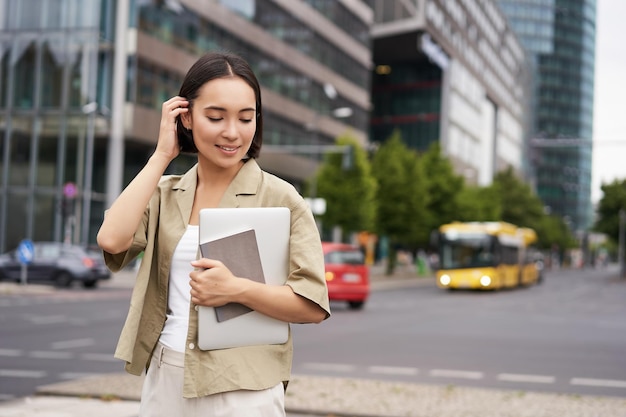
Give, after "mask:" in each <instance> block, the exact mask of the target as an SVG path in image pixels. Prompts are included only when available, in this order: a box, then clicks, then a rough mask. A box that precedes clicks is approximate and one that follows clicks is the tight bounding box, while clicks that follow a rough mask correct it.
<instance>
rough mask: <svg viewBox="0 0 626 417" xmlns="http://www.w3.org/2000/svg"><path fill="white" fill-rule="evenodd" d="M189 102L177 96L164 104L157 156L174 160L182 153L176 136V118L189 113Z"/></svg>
mask: <svg viewBox="0 0 626 417" xmlns="http://www.w3.org/2000/svg"><path fill="white" fill-rule="evenodd" d="M188 106H189V102H188V101H187V100H186V99H185V98H183V97H179V96H175V97H172V98H170V99H169V100H167V101H166V102H164V103H163V106H162V108H161V125H160V127H159V140H158V142H157V147H156V150H155V152H154V153H155V154H158V155H162V156H164V157H165V158H167V159H168V160H170V161H171V160H173V159H174V158H176V157H177V156H178V154H179V153H180V145H179V143H178V136H177V135H176V117H177V116H179V115H181V114H184V113H187V112H188V111H189V108H188Z"/></svg>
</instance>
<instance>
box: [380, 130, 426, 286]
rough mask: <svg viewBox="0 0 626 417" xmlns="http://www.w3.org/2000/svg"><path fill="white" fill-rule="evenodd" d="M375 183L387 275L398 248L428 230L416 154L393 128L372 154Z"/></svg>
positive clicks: (424, 197) (421, 177)
mask: <svg viewBox="0 0 626 417" xmlns="http://www.w3.org/2000/svg"><path fill="white" fill-rule="evenodd" d="M372 168H373V173H374V176H375V177H376V179H377V182H378V191H377V194H376V201H377V215H376V219H377V220H376V224H377V227H376V232H377V233H378V235H379V236H381V237H386V238H387V240H388V242H389V247H388V260H387V270H386V273H387V275H391V274H393V272H394V270H395V266H396V251H397V249H398V247H400V246H402V247H405V248H412V247H414V246H415V245H417V244H418V242H419V241H420V240H423V239H424V236H426V235H427V232H425V231H424V230H426V229H425V228H424V226H425V225H426V224H427V219H426V217H427V212H426V201H427V193H426V184H425V181H424V180H423V174H422V168H421V165H420V161H419V157H418V155H417V153H416V152H415V151H412V150H410V149H408V148H407V147H406V145H405V144H404V142H403V141H402V139H401V136H400V132H399V131H394V133H393V134H392V135H391V137H390V138H389V139H388V140H387V141H385V142H384V143H383V144H382V145H381V146H380V147H379V148H378V151H377V152H376V154H375V155H374V157H373V161H372Z"/></svg>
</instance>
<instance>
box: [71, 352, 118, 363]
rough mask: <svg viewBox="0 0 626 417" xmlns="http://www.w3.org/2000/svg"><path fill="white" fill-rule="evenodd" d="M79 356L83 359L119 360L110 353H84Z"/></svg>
mask: <svg viewBox="0 0 626 417" xmlns="http://www.w3.org/2000/svg"><path fill="white" fill-rule="evenodd" d="M80 358H81V359H82V360H85V361H102V362H119V359H117V358H115V357H114V356H113V354H111V353H84V354H82V355H80Z"/></svg>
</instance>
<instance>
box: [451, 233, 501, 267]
mask: <svg viewBox="0 0 626 417" xmlns="http://www.w3.org/2000/svg"><path fill="white" fill-rule="evenodd" d="M439 257H440V262H441V268H442V269H458V268H479V267H485V266H495V265H496V259H495V254H494V238H493V236H490V235H488V234H482V233H481V234H479V233H472V234H463V233H454V235H452V234H444V235H443V236H442V239H441V241H440V253H439Z"/></svg>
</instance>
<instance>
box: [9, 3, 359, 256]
mask: <svg viewBox="0 0 626 417" xmlns="http://www.w3.org/2000/svg"><path fill="white" fill-rule="evenodd" d="M207 3H210V5H211V14H213V13H215V12H216V10H218V11H219V12H220V13H221V14H222V16H224V19H222V20H223V21H222V22H219V21H216V20H215V18H213V20H212V19H211V15H207V11H206V8H204V7H203V8H202V9H199V10H194V9H193V7H198V6H197V2H195V1H185V0H179V1H178V2H163V1H160V0H131V1H129V2H128V4H130V10H129V29H128V33H129V34H131V35H130V36H129V37H128V39H130V40H131V44H130V47H129V54H128V57H127V67H126V75H125V79H126V100H125V101H126V109H125V111H126V113H125V114H126V115H125V117H126V119H127V120H125V138H124V161H123V163H122V164H121V166H122V169H123V177H124V184H126V183H128V182H129V181H130V180H131V179H132V178H133V177H134V176H135V174H136V173H137V172H138V171H139V170H140V169H141V167H142V166H143V164H144V163H145V161H146V159H147V158H148V157H149V155H150V154H151V152H152V151H153V149H154V144H155V141H156V135H154V134H152V133H146V132H147V131H148V130H149V129H146V128H144V126H143V125H142V123H145V122H146V120H149V121H151V122H152V121H156V123H153V124H154V125H155V126H154V127H156V129H157V130H158V120H159V117H160V111H161V104H162V102H163V101H164V100H166V99H168V98H169V97H171V96H173V95H176V94H177V93H178V90H179V87H180V83H181V81H182V79H183V77H184V75H185V72H186V70H187V67H184V66H182V65H176V63H174V64H172V62H168V61H167V60H166V59H164V58H163V56H160V52H161V51H164V50H170V51H171V50H174V51H176V53H179V54H180V56H181V57H183V58H184V60H185V62H187V63H190V62H193V61H194V60H195V59H196V58H197V57H198V56H199V55H201V54H203V53H205V52H207V51H210V50H230V51H234V52H236V53H239V54H241V55H242V56H244V57H245V58H246V59H247V60H248V61H249V62H250V63H251V65H252V66H253V68H254V69H255V71H256V73H257V76H258V78H259V81H260V82H261V85H262V87H263V89H264V90H267V91H268V92H271V93H272V94H271V95H270V97H269V98H270V100H269V105H267V104H268V99H267V96H266V97H264V104H265V105H266V106H264V107H265V114H264V117H265V124H264V127H265V131H264V144H266V145H282V144H289V145H298V144H306V145H310V144H312V143H319V144H332V143H334V137H335V136H336V133H337V132H340V129H344V128H345V129H346V130H347V129H349V128H350V129H353V130H354V131H355V132H361V133H362V134H363V136H366V133H365V132H366V131H367V129H368V120H369V116H368V109H369V101H368V99H364V98H363V97H369V95H368V93H369V91H368V88H369V78H370V68H369V63H370V61H369V50H368V47H367V45H368V44H369V29H368V28H369V24H370V23H369V22H368V21H367V19H364V17H363V16H367V11H368V10H369V9H368V8H367V7H366V6H364V4H361V2H358V1H357V2H355V1H349V2H344V1H335V0H317V1H303V0H298V1H297V2H289V3H287V4H286V5H282V4H283V2H279V1H276V2H274V1H271V0H243V1H242V0H240V1H232V2H227V1H219V0H207ZM172 4H178V5H179V6H180V7H172ZM116 5H117V1H116V0H4V1H2V0H0V46H1V49H0V126H1V128H2V129H1V130H0V252H5V251H6V250H9V249H12V248H14V247H15V246H16V245H17V244H18V243H19V241H20V240H21V239H24V238H30V239H33V240H53V241H61V240H68V241H72V242H77V243H82V244H94V243H95V235H96V233H97V229H98V226H99V224H100V223H101V219H102V215H103V212H104V209H105V206H106V204H107V203H106V199H107V190H106V187H107V169H108V168H107V151H108V142H109V138H110V136H111V132H112V126H111V122H112V118H111V112H112V110H111V106H112V103H111V100H112V97H111V96H112V85H113V79H112V78H113V53H114V50H115V39H114V33H115V21H116V19H115V17H116V10H115V8H116ZM194 5H195V6H194ZM311 13H313V14H315V13H319V14H318V15H316V18H315V20H316V22H317V23H310V22H306V21H303V19H302V16H310V15H311ZM238 19H239V20H238ZM224 21H228V25H226V24H224ZM232 22H237V24H233V23H232ZM220 23H221V24H220ZM340 25H343V26H340ZM322 27H326V28H331V29H332V30H333V31H335V33H340V34H341V40H338V41H334V40H333V39H332V37H330V39H329V36H324V35H325V34H324V33H323V31H322V30H321V29H320V28H322ZM344 28H345V29H344ZM255 33H262V36H263V37H264V38H265V39H268V38H270V37H271V39H274V40H273V41H272V42H278V43H279V46H280V48H278V49H281V50H282V49H285V50H286V51H288V52H289V51H292V50H293V51H295V53H293V54H292V53H291V52H289V55H288V56H287V55H285V56H281V55H277V54H276V53H275V52H274V51H271V50H268V48H267V47H265V48H263V47H262V46H263V45H259V43H258V42H257V43H255V42H254V41H255V39H254V36H250V34H255ZM133 41H134V42H136V44H135V45H133V44H132V42H133ZM127 42H128V40H127ZM281 43H282V44H281ZM354 45H358V48H360V49H361V50H362V51H366V57H365V58H362V57H361V58H359V57H358V56H359V54H358V53H357V54H355V53H353V52H352V51H348V52H349V53H346V49H349V47H353V46H354ZM146 48H153V50H155V51H156V53H154V52H152V53H147V52H145V51H146ZM292 55H293V56H292ZM355 56H356V58H355ZM361 56H363V53H361ZM307 57H308V58H307ZM307 59H312V60H313V61H314V62H315V63H316V64H315V65H320V68H321V69H323V72H324V74H327V78H328V79H329V80H330V81H331V82H333V83H335V84H336V87H337V88H336V89H337V93H338V94H337V96H336V97H334V98H332V99H331V98H329V97H328V95H327V93H325V89H324V86H325V83H326V80H325V79H323V78H321V77H317V78H316V77H315V75H316V74H312V73H311V71H309V72H307V71H306V68H304V67H305V66H306V65H305V64H303V62H304V61H306V60H307ZM300 61H303V62H300ZM307 62H312V61H307ZM303 68H304V69H303ZM276 103H278V104H279V105H277V104H276ZM293 107H296V110H298V112H294V108H293ZM338 107H350V109H351V110H352V115H351V116H350V117H348V118H346V119H342V120H340V121H335V122H334V124H333V123H326V124H327V125H328V124H330V127H328V126H320V127H319V130H318V131H315V132H313V133H312V131H311V128H310V126H307V122H309V121H310V120H308V119H307V117H308V116H307V115H309V114H312V115H319V116H320V118H321V119H323V118H324V117H321V116H325V117H326V119H328V118H329V117H331V116H329V115H330V114H331V112H332V110H333V109H335V108H338ZM294 113H298V114H296V115H294ZM138 115H139V116H141V117H139V116H138ZM129 116H130V120H128V117H129ZM316 117H317V116H316ZM331 122H333V121H332V120H331ZM320 124H321V123H320ZM150 132H151V131H150ZM337 134H338V133H337ZM309 157H310V158H312V159H317V156H309ZM281 158H282V159H286V158H287V157H281ZM194 162H195V158H193V157H185V156H182V157H180V158H178V159H177V160H175V161H174V162H173V163H172V165H171V166H170V167H169V169H168V172H182V171H183V170H185V169H187V168H188V167H189V166H190V165H191V164H193V163H194ZM270 162H271V161H270ZM264 168H266V169H267V170H269V171H270V172H271V171H272V169H273V167H272V165H271V163H270V164H269V165H266V166H264ZM277 169H278V168H277ZM281 169H282V171H281V174H282V176H283V177H284V178H285V179H287V180H290V181H292V182H294V183H296V182H300V183H301V182H302V181H303V180H304V178H303V177H302V173H301V172H299V170H298V169H296V170H293V171H292V172H288V171H285V168H284V167H281ZM296 185H297V184H296ZM73 190H76V192H75V193H74V192H73ZM68 196H69V197H68Z"/></svg>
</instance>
